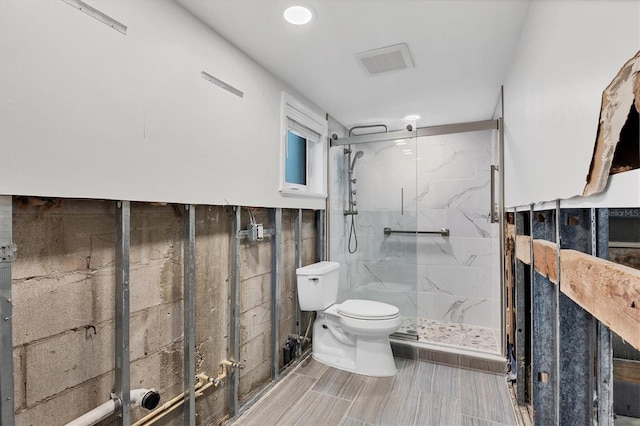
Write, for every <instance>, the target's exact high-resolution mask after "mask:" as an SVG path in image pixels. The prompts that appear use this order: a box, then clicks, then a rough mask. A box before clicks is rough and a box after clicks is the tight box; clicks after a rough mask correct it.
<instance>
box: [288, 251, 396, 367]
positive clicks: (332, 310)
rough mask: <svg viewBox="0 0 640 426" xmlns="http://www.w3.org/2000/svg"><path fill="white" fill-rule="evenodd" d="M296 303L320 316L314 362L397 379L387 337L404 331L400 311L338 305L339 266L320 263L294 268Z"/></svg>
mask: <svg viewBox="0 0 640 426" xmlns="http://www.w3.org/2000/svg"><path fill="white" fill-rule="evenodd" d="M296 275H297V283H298V302H299V303H300V309H301V310H303V311H316V312H317V316H316V319H315V321H314V323H313V339H312V347H313V350H312V356H313V359H315V360H317V361H319V362H321V363H323V364H326V365H329V366H331V367H335V368H338V369H341V370H346V371H350V372H353V373H357V374H363V375H366V376H374V377H388V376H393V375H395V374H396V365H395V362H394V360H393V353H392V352H391V344H390V343H389V335H391V333H393V332H395V331H396V330H398V328H399V327H400V312H399V310H398V308H397V307H395V306H393V305H389V304H387V303H382V302H376V301H371V300H359V299H351V300H345V301H344V302H343V303H336V300H337V297H338V280H339V275H340V264H339V263H337V262H326V261H325V262H318V263H314V264H312V265H308V266H304V267H302V268H298V269H296Z"/></svg>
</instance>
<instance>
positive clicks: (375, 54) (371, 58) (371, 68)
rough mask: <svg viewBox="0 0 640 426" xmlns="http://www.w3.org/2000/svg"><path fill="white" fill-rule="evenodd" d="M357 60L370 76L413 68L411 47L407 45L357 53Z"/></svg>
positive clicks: (395, 45)
mask: <svg viewBox="0 0 640 426" xmlns="http://www.w3.org/2000/svg"><path fill="white" fill-rule="evenodd" d="M356 58H358V60H359V61H360V63H361V64H362V66H363V67H364V69H365V71H366V72H367V74H369V75H380V74H386V73H388V72H391V71H397V70H401V69H405V68H412V67H413V60H412V59H411V53H409V46H407V45H406V43H402V44H394V45H393V46H388V47H382V48H380V49H374V50H367V51H366V52H360V53H356Z"/></svg>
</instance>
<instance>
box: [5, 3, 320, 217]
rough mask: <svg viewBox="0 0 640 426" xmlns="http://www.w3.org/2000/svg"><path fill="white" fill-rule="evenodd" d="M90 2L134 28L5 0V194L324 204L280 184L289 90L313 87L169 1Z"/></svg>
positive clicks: (63, 8) (64, 8)
mask: <svg viewBox="0 0 640 426" xmlns="http://www.w3.org/2000/svg"><path fill="white" fill-rule="evenodd" d="M88 3H89V4H91V5H92V6H94V7H96V8H97V9H99V10H101V11H102V12H104V13H106V14H107V15H109V16H111V17H112V18H114V19H116V20H118V21H120V22H122V23H123V24H125V25H127V26H128V32H127V35H126V36H125V35H122V34H120V33H119V32H117V31H114V30H112V29H111V28H109V27H107V26H106V25H104V24H102V23H100V22H98V21H96V20H94V19H92V18H91V17H89V16H87V15H85V14H83V13H81V12H79V11H78V10H76V9H75V8H73V7H71V6H69V5H67V4H65V3H64V2H62V1H60V0H58V1H53V0H40V1H11V0H2V1H0V153H1V155H0V170H2V176H3V177H2V179H0V193H1V194H19V195H40V196H53V197H82V198H105V199H126V200H139V201H165V202H180V203H200V204H227V203H228V204H242V205H252V206H269V207H295V208H324V206H325V203H324V200H323V199H308V198H292V197H282V196H281V195H280V193H279V192H278V189H279V177H280V170H279V165H280V160H279V156H280V139H279V136H280V99H281V98H280V97H281V91H282V90H286V91H288V92H289V93H291V94H292V95H294V96H296V97H297V98H298V99H300V100H302V101H304V102H307V101H306V100H304V98H302V97H301V96H300V95H299V94H297V93H296V92H295V91H294V90H292V89H291V88H290V87H287V86H286V85H285V84H284V83H282V82H281V81H279V80H278V79H276V78H275V77H274V76H273V75H272V74H270V73H269V72H267V71H266V70H264V69H263V68H261V67H260V66H259V65H257V64H256V63H255V62H253V61H252V60H251V59H250V58H248V57H247V56H246V55H244V54H243V53H241V52H240V51H239V50H238V49H236V48H235V47H233V46H232V45H231V44H229V43H228V42H226V41H225V40H224V39H222V38H221V37H220V36H218V35H217V34H216V33H215V32H213V31H211V30H210V29H209V28H207V27H206V26H205V25H203V24H202V23H201V22H200V21H198V20H197V19H196V18H194V17H193V16H192V15H190V14H189V13H188V12H186V11H185V10H184V9H182V8H181V7H180V6H179V5H177V4H176V3H174V2H172V1H153V2H151V1H91V0H90V1H88ZM203 70H204V71H207V72H209V73H210V74H212V75H214V76H216V77H218V78H220V79H222V80H224V81H226V82H227V83H229V84H231V85H233V86H235V87H237V88H239V89H240V90H242V91H243V92H244V98H242V99H241V98H239V97H236V96H235V95H232V94H230V93H228V92H226V91H225V90H222V89H220V88H218V87H217V86H215V85H213V84H211V83H209V82H207V81H205V80H204V79H202V78H201V76H200V73H201V71H203ZM307 103H308V102H307ZM309 106H310V107H312V108H313V109H314V110H315V111H317V112H318V113H320V114H322V112H321V111H319V110H318V108H316V107H314V106H313V105H311V104H309Z"/></svg>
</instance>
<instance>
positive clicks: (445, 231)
mask: <svg viewBox="0 0 640 426" xmlns="http://www.w3.org/2000/svg"><path fill="white" fill-rule="evenodd" d="M391 234H440V235H442V236H443V237H448V236H449V228H442V229H441V230H439V231H401V230H396V229H391V228H384V235H391Z"/></svg>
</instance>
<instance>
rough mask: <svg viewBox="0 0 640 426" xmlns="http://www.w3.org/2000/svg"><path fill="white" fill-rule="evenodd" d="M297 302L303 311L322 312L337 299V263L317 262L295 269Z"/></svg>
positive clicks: (338, 268) (338, 269) (338, 271)
mask: <svg viewBox="0 0 640 426" xmlns="http://www.w3.org/2000/svg"><path fill="white" fill-rule="evenodd" d="M296 276H297V280H298V302H299V303H300V309H301V310H303V311H323V310H325V309H326V308H328V307H329V306H331V305H333V304H334V303H336V300H337V299H338V279H339V276H340V264H339V263H338V262H326V261H324V262H318V263H313V264H311V265H307V266H303V267H302V268H298V269H296Z"/></svg>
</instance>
